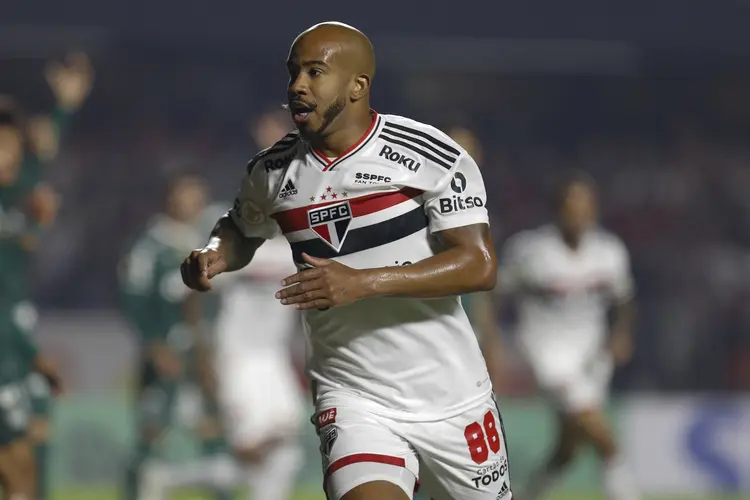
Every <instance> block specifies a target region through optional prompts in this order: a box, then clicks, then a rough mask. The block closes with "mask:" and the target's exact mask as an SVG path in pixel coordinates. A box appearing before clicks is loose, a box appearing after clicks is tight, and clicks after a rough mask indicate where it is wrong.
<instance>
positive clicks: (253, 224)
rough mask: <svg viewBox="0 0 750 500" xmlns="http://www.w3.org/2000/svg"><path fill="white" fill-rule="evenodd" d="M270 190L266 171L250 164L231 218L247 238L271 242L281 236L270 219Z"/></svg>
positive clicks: (230, 214) (231, 212) (276, 225)
mask: <svg viewBox="0 0 750 500" xmlns="http://www.w3.org/2000/svg"><path fill="white" fill-rule="evenodd" d="M268 191H269V188H268V181H267V179H266V176H265V170H264V169H263V168H260V167H258V166H256V165H255V162H254V161H253V162H250V165H249V166H248V172H247V173H246V174H245V176H244V178H243V179H242V184H241V185H240V189H239V191H238V192H237V197H236V198H235V200H234V206H233V207H232V209H231V210H230V211H229V216H230V217H231V218H232V221H234V223H235V224H236V225H237V227H238V228H239V229H240V231H241V232H242V234H243V235H245V237H247V238H262V239H264V240H270V239H273V238H274V237H276V236H278V235H279V234H281V229H280V228H279V226H278V224H277V223H276V221H275V220H274V219H273V218H271V217H270V212H269V206H270V200H269V192H268Z"/></svg>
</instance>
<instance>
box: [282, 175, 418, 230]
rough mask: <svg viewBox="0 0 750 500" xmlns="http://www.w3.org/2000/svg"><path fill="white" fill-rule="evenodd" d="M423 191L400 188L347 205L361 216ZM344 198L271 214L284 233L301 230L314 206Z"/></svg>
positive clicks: (410, 197) (400, 201)
mask: <svg viewBox="0 0 750 500" xmlns="http://www.w3.org/2000/svg"><path fill="white" fill-rule="evenodd" d="M422 193H423V191H422V190H419V189H414V188H408V187H407V188H402V189H400V190H398V191H391V192H387V193H373V194H368V195H365V196H360V197H359V198H351V199H349V205H350V206H351V207H352V217H362V216H365V215H369V214H373V213H375V212H380V211H381V210H385V209H386V208H391V207H394V206H396V205H398V204H400V203H403V202H405V201H408V200H411V199H413V198H416V197H417V196H419V195H420V194H422ZM342 201H345V200H337V201H327V202H325V203H316V204H314V205H307V206H304V207H298V208H292V209H290V210H285V211H283V212H277V213H275V214H273V218H274V219H276V222H278V223H279V227H281V231H282V232H283V233H284V234H287V233H292V232H294V231H301V230H302V229H307V228H308V227H310V226H309V225H308V222H307V212H308V211H309V210H312V209H314V208H320V207H325V206H327V205H334V204H336V203H341V202H342Z"/></svg>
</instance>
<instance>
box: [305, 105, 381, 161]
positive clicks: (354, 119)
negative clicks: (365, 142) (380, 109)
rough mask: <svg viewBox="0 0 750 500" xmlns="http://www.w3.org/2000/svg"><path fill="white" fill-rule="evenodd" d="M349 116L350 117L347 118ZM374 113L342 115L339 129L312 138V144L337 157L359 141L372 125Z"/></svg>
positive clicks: (317, 149) (330, 155) (329, 156)
mask: <svg viewBox="0 0 750 500" xmlns="http://www.w3.org/2000/svg"><path fill="white" fill-rule="evenodd" d="M347 118H348V119H347ZM372 119H373V117H372V113H371V112H370V110H369V109H368V110H367V112H366V113H357V114H356V116H351V117H344V116H340V117H339V120H340V121H341V122H340V123H336V126H337V130H335V131H333V132H331V133H330V134H327V135H325V136H323V137H319V138H317V137H316V138H310V144H311V145H312V146H313V148H315V150H316V151H318V152H319V153H321V154H323V155H325V156H327V157H328V158H337V157H339V156H341V155H342V154H344V153H345V152H346V151H347V150H348V149H349V148H351V147H352V146H353V145H354V144H356V142H357V141H359V140H360V139H361V138H362V136H363V135H365V133H366V132H367V130H368V129H369V128H370V126H371V125H372Z"/></svg>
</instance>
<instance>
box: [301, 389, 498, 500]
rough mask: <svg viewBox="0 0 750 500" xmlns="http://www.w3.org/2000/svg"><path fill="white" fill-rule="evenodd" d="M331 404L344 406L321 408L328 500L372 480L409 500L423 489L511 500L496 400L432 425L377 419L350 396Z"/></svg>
mask: <svg viewBox="0 0 750 500" xmlns="http://www.w3.org/2000/svg"><path fill="white" fill-rule="evenodd" d="M325 400H326V401H332V400H334V401H336V406H328V405H326V404H325V403H319V404H318V407H317V411H316V413H315V415H314V416H313V423H315V424H316V428H317V431H318V435H319V437H320V452H321V455H322V459H323V474H324V486H323V487H324V489H325V492H326V495H327V497H328V500H340V499H341V497H342V496H344V495H345V494H346V493H347V492H348V491H350V490H352V489H353V488H355V487H356V486H359V485H361V484H364V483H368V482H371V481H388V482H390V483H393V484H396V485H398V486H399V487H400V488H401V489H402V490H403V491H404V492H405V493H406V494H407V496H408V497H409V498H413V494H414V492H415V491H416V489H417V488H419V487H421V488H423V489H424V490H425V491H426V493H427V495H428V496H430V497H431V498H432V499H433V500H454V499H461V500H511V498H512V494H511V490H510V474H509V472H508V453H507V449H506V445H505V432H504V429H503V426H502V421H501V420H500V415H499V412H498V409H497V405H496V403H495V400H494V398H493V397H488V398H487V400H485V401H484V402H482V403H481V404H479V405H477V406H475V407H474V408H472V409H470V410H468V411H466V412H464V413H462V414H461V415H458V416H455V417H452V418H449V419H446V420H441V421H432V422H404V421H400V420H394V419H391V418H385V417H382V416H378V415H374V414H373V413H371V412H369V411H365V410H363V408H362V406H363V405H362V404H361V403H360V404H359V405H358V404H357V398H353V397H352V396H348V395H347V396H346V397H344V398H338V397H336V396H335V395H333V398H331V394H330V393H329V394H326V398H325ZM365 407H366V406H365Z"/></svg>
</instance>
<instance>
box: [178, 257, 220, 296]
mask: <svg viewBox="0 0 750 500" xmlns="http://www.w3.org/2000/svg"><path fill="white" fill-rule="evenodd" d="M226 269H227V263H226V261H225V260H224V257H223V256H222V255H221V254H220V253H219V252H217V251H216V250H214V249H211V248H204V249H202V250H193V251H192V252H190V255H188V257H187V259H185V261H184V262H183V263H182V265H181V266H180V273H182V282H183V283H185V286H187V287H188V288H192V289H193V290H197V291H199V292H206V291H208V290H211V288H212V286H211V278H213V277H214V276H216V275H217V274H220V273H222V272H224V271H226Z"/></svg>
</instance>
